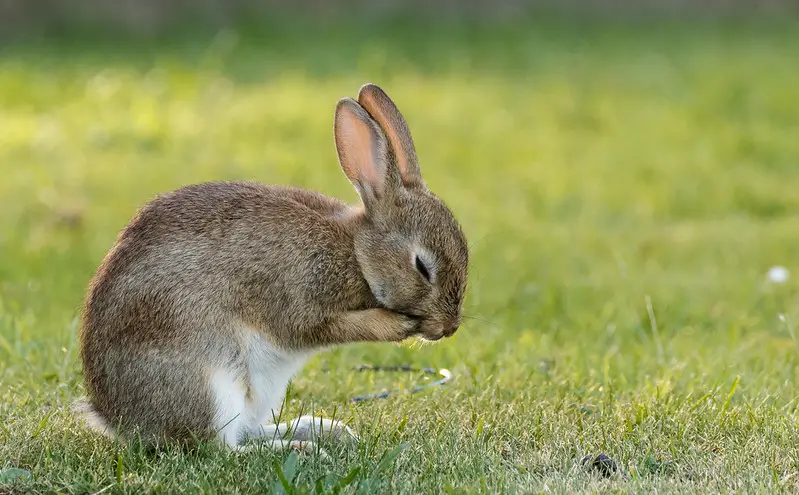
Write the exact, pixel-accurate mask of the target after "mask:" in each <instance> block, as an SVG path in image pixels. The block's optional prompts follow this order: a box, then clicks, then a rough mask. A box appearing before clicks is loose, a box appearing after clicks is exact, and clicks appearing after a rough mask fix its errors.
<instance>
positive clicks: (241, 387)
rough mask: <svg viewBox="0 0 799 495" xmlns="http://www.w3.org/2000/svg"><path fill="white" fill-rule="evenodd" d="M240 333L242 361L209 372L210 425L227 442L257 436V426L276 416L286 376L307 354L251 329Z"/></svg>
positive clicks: (237, 441) (295, 369)
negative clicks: (213, 411)
mask: <svg viewBox="0 0 799 495" xmlns="http://www.w3.org/2000/svg"><path fill="white" fill-rule="evenodd" d="M242 336H243V339H242V346H241V355H242V356H243V357H244V360H245V363H246V365H245V366H241V365H239V366H234V365H232V364H231V365H229V366H228V367H225V366H222V367H218V368H216V369H215V370H214V371H213V372H212V373H211V391H212V393H213V395H214V398H215V402H216V415H215V418H214V426H215V427H216V430H217V431H218V432H219V433H218V434H219V438H220V440H222V441H223V442H224V443H225V444H227V445H229V446H235V445H238V444H239V443H240V442H241V440H242V439H243V438H244V437H246V436H248V435H256V436H257V434H258V433H257V432H258V430H259V428H260V427H261V426H263V425H265V424H271V423H273V422H274V421H275V420H276V419H277V418H279V417H280V408H281V406H282V405H283V399H284V398H285V394H286V387H287V385H288V383H289V380H291V378H292V377H293V376H294V374H295V373H296V372H297V371H299V369H300V368H301V367H302V365H303V364H304V363H305V361H306V360H307V359H308V358H309V357H310V353H308V352H288V351H285V350H282V349H278V348H277V347H275V346H274V345H273V344H271V343H270V342H269V341H268V340H267V339H265V338H264V337H263V335H261V334H260V333H258V332H256V331H254V330H251V329H246V330H244V331H243V334H242ZM247 384H249V385H250V395H249V397H248V396H247ZM282 421H286V418H282Z"/></svg>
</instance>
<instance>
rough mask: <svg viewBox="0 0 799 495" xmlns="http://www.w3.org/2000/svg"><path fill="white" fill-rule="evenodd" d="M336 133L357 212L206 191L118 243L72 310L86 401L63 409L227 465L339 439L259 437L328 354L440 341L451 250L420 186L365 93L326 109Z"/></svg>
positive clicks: (252, 193) (317, 428)
mask: <svg viewBox="0 0 799 495" xmlns="http://www.w3.org/2000/svg"><path fill="white" fill-rule="evenodd" d="M334 132H335V142H336V148H337V150H338V158H339V162H340V164H341V168H342V169H343V170H344V173H345V174H346V175H347V177H348V178H349V179H350V181H352V183H353V185H354V186H355V188H356V189H357V191H358V193H359V194H360V197H361V199H362V201H363V206H362V207H360V206H359V207H353V206H348V205H346V204H345V203H343V202H341V201H339V200H337V199H333V198H328V197H326V196H323V195H321V194H319V193H316V192H312V191H306V190H301V189H296V188H289V187H281V186H269V185H261V184H257V183H248V182H215V183H206V184H199V185H192V186H187V187H183V188H181V189H178V190H176V191H173V192H170V193H167V194H164V195H162V196H159V197H157V198H155V199H154V200H152V201H151V202H150V203H148V204H147V205H145V206H144V207H143V208H142V209H141V210H140V211H139V212H138V213H137V214H136V216H135V217H134V218H133V220H132V221H131V222H130V223H129V224H128V225H127V227H125V229H124V230H123V231H122V232H121V234H120V235H119V238H118V239H117V242H116V244H115V245H114V247H113V248H112V249H111V250H110V251H109V253H108V254H107V255H106V257H105V259H104V260H103V262H102V264H101V265H100V267H99V269H98V270H97V273H96V274H95V276H94V278H93V280H92V282H91V284H90V287H89V290H88V294H87V298H86V303H85V307H84V313H83V322H82V328H81V335H80V351H81V358H82V360H83V370H84V374H85V379H86V389H87V392H88V399H87V400H86V401H85V402H84V401H80V402H78V403H77V404H76V410H77V411H79V412H80V413H82V415H83V416H84V418H85V419H86V421H87V422H88V423H89V424H90V425H91V426H93V427H95V428H97V429H100V430H102V431H104V432H105V433H106V434H109V435H123V436H126V435H127V434H128V433H133V432H137V433H138V434H140V435H142V438H149V439H151V440H152V441H153V442H159V441H161V440H176V441H179V442H181V443H192V442H193V441H194V440H195V439H212V438H218V439H219V440H221V441H222V442H224V443H225V444H226V445H228V446H230V447H233V448H237V449H242V448H243V447H244V445H245V443H246V442H247V440H248V439H261V440H262V441H264V442H265V443H267V444H268V445H270V446H271V447H272V448H274V449H276V450H281V449H285V448H294V449H305V450H309V449H312V448H313V447H314V444H313V441H314V440H315V439H316V438H317V435H318V434H319V433H321V432H326V433H327V434H330V435H332V436H334V437H336V438H340V439H341V438H351V439H355V438H356V437H355V435H354V433H353V432H352V431H351V430H350V429H349V428H347V427H346V426H344V425H343V424H341V423H339V422H334V421H330V420H327V419H321V418H316V419H315V418H313V417H312V416H303V417H300V418H296V419H295V420H293V422H292V424H291V425H288V424H287V423H283V424H273V419H274V418H275V417H276V416H277V415H278V411H279V410H280V407H281V404H282V401H283V398H284V395H285V390H286V386H287V384H288V382H289V380H290V379H291V377H292V376H293V375H294V373H296V372H297V371H298V370H299V369H300V368H301V366H302V365H303V362H304V361H305V360H306V359H308V358H309V357H310V356H311V355H312V354H313V353H315V352H317V351H318V350H321V349H324V348H326V347H329V346H332V345H335V344H345V343H348V342H362V341H386V342H396V341H401V340H403V339H406V338H408V337H410V336H414V335H419V336H421V337H422V338H425V339H428V340H438V339H440V338H442V337H448V336H451V335H452V334H453V333H455V330H456V329H457V328H458V325H459V324H460V321H461V307H462V304H463V298H464V292H465V289H466V274H467V265H468V251H467V245H466V240H465V238H464V235H463V232H462V230H461V229H460V227H459V225H458V223H457V222H456V221H455V219H454V218H453V216H452V214H451V212H450V210H449V209H448V208H447V206H446V205H445V204H444V203H443V202H442V201H441V200H440V199H439V198H437V197H436V196H435V195H433V193H431V192H430V191H429V190H428V189H427V187H426V186H425V183H424V182H423V180H422V177H421V175H420V171H419V164H418V162H417V158H416V152H415V149H414V145H413V140H412V139H411V134H410V132H409V131H408V127H407V125H406V123H405V120H404V119H403V117H402V115H401V114H400V112H399V110H398V109H397V108H396V106H394V103H393V102H392V101H391V100H390V99H389V97H388V96H387V95H386V94H385V93H384V92H383V91H382V90H381V89H380V88H378V87H377V86H375V85H372V84H367V85H364V86H363V87H362V88H361V89H360V92H359V94H358V101H357V102H356V101H355V100H353V99H351V98H344V99H342V100H341V101H339V103H338V105H337V107H336V114H335V124H334ZM250 445H251V444H250Z"/></svg>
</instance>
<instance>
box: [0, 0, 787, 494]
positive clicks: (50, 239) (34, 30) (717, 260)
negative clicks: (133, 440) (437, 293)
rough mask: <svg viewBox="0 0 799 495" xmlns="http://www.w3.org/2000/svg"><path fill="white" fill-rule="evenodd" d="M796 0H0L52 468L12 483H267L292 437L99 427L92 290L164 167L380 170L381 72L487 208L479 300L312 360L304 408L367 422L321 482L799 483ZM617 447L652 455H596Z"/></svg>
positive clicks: (0, 52)
mask: <svg viewBox="0 0 799 495" xmlns="http://www.w3.org/2000/svg"><path fill="white" fill-rule="evenodd" d="M111 5H114V8H111ZM796 7H797V5H796V2H792V1H787V0H785V1H772V2H745V1H743V0H741V1H738V2H718V3H715V4H714V3H710V4H704V3H703V4H702V5H694V4H693V3H691V2H687V1H686V2H665V1H663V2H658V1H655V0H649V1H647V2H640V3H634V4H631V5H627V4H622V3H620V2H598V1H596V2H591V1H588V0H585V1H577V0H571V1H570V2H567V3H560V4H556V3H554V2H553V3H534V4H532V3H531V4H528V3H524V2H518V1H515V2H514V1H510V0H507V1H502V2H499V3H489V2H487V1H486V2H479V1H474V2H463V3H458V2H433V3H426V2H413V3H407V4H401V3H392V2H373V3H368V4H367V3H360V4H359V3H357V2H350V3H347V2H343V3H341V2H339V3H335V5H333V4H328V3H323V2H307V1H300V2H292V3H291V4H280V3H278V2H271V3H270V2H265V3H257V4H256V3H255V2H252V3H249V4H248V3H247V2H229V3H222V2H211V1H208V2H195V3H190V2H183V3H181V2H177V1H176V2H163V3H157V2H155V1H152V2H149V1H146V2H145V1H141V2H132V1H118V2H103V3H102V4H101V3H99V2H98V3H96V4H95V3H93V2H82V3H81V2H75V3H73V4H70V3H67V2H63V3H62V2H52V1H51V2H26V3H22V2H13V1H12V2H5V3H3V4H0V33H2V34H3V35H5V36H4V38H3V39H4V41H3V42H2V43H1V44H0V199H2V208H0V394H1V395H2V402H0V423H1V424H2V425H3V426H2V427H0V470H2V469H7V468H10V467H18V468H22V469H25V470H28V471H30V473H31V476H32V477H31V478H29V479H27V480H26V481H22V482H21V484H17V485H13V487H16V488H13V489H19V490H22V491H32V492H45V491H52V490H55V491H63V492H75V493H86V492H93V491H97V490H100V489H103V488H106V489H107V490H109V493H123V492H128V493H140V492H141V491H146V492H149V491H159V490H160V491H164V492H174V491H177V490H181V491H183V490H186V491H192V492H193V491H205V492H212V493H217V492H225V491H226V492H244V493H246V492H252V491H263V490H267V489H271V488H272V487H273V485H272V484H273V483H274V482H276V480H277V477H276V471H275V470H274V469H273V460H272V457H270V454H267V453H264V454H262V455H261V456H260V457H259V456H258V455H254V456H248V457H244V458H241V459H240V458H236V457H234V456H231V455H230V454H228V453H225V452H224V451H221V450H214V448H213V447H211V446H209V447H208V449H210V450H209V451H207V452H205V453H204V454H203V455H200V456H199V457H196V456H195V457H191V456H188V457H187V456H183V455H180V454H179V453H174V452H173V453H171V454H169V455H165V456H164V457H161V458H156V459H153V458H151V457H147V456H146V455H145V454H141V453H139V452H136V451H135V450H130V449H125V448H123V447H122V446H117V445H113V444H111V443H110V442H107V441H104V440H101V439H97V438H96V437H93V436H92V435H91V434H89V433H86V432H84V431H83V430H81V428H80V427H79V425H77V424H76V423H75V422H74V420H73V419H72V418H71V416H70V415H69V412H68V409H67V405H68V403H69V402H70V401H71V400H72V399H74V398H75V397H77V396H79V395H80V394H81V393H82V382H81V372H80V363H79V360H78V358H77V349H76V332H77V323H76V322H77V320H76V319H77V317H78V315H79V308H80V305H81V303H82V299H83V293H84V290H85V287H86V284H87V282H88V280H89V278H90V277H91V275H92V273H93V271H94V269H95V268H96V267H97V265H98V263H99V262H100V260H101V259H102V257H103V255H104V254H105V252H106V251H107V250H108V249H109V248H110V246H111V245H112V244H113V242H114V239H115V236H116V234H117V233H118V231H119V230H120V229H121V228H122V227H123V226H124V225H125V223H126V222H127V221H128V220H129V219H130V217H131V216H132V215H133V214H134V213H135V211H136V209H137V208H138V207H139V206H141V205H142V204H143V203H144V202H146V201H147V200H148V199H150V198H152V197H153V196H154V195H156V194H158V193H161V192H164V191H167V190H170V189H173V188H176V187H179V186H181V185H185V184H189V183H196V182H200V181H205V180H218V179H252V180H259V181H263V182H268V183H281V184H291V185H298V186H303V187H308V188H313V189H317V190H320V191H322V192H324V193H327V194H330V195H334V196H338V197H341V198H345V199H347V200H350V201H355V200H357V196H356V195H355V193H354V191H353V189H352V187H351V186H350V184H349V183H348V182H347V180H346V179H345V177H344V175H343V174H342V173H341V171H340V170H339V168H338V165H337V163H336V159H335V151H334V147H333V137H332V117H333V109H334V106H335V103H336V101H337V100H338V99H339V98H341V97H343V96H355V94H356V92H357V90H358V88H359V86H360V85H361V84H363V83H364V82H367V81H370V82H374V83H377V84H379V85H380V86H382V87H383V88H384V89H385V90H386V91H387V92H388V93H389V94H390V95H391V97H392V98H393V99H394V101H395V102H396V103H397V105H398V106H399V107H400V109H401V110H402V112H403V113H404V114H405V117H406V119H407V120H408V122H409V125H410V127H411V130H412V132H413V135H414V139H415V141H416V144H417V150H418V154H419V157H420V161H421V166H422V171H423V174H424V175H425V178H426V180H427V182H428V183H429V185H430V187H431V189H433V190H434V191H435V192H436V193H437V194H439V195H440V196H441V197H442V198H443V199H444V200H445V201H446V202H447V203H448V204H449V205H450V207H451V209H452V210H453V211H454V213H455V215H456V216H457V217H458V219H459V220H460V221H461V222H462V223H463V226H464V229H465V231H466V233H467V237H468V238H469V240H470V244H471V250H472V266H471V267H470V271H471V275H470V276H471V278H470V290H469V294H468V297H467V308H466V313H467V315H468V316H469V318H467V323H466V324H465V325H464V327H463V328H462V330H461V331H459V332H458V334H457V335H456V336H455V337H454V338H453V339H449V340H447V341H445V342H441V343H439V344H437V345H427V346H419V345H403V346H392V345H371V344H363V345H356V346H350V347H346V348H341V349H337V350H334V351H332V352H328V353H324V354H321V355H320V356H319V357H318V358H317V359H315V360H314V361H313V362H311V363H310V364H309V366H308V367H307V368H306V369H305V370H304V371H303V372H301V373H300V374H299V375H298V376H297V377H296V379H295V380H294V382H293V386H292V388H291V391H290V393H289V400H290V402H289V407H290V408H291V410H292V411H293V412H295V411H297V410H299V409H300V408H308V407H310V406H311V405H313V407H315V408H317V409H319V410H320V411H321V412H323V413H325V414H332V413H333V411H336V412H337V414H339V415H342V414H343V416H344V417H345V418H347V419H350V420H352V421H353V426H354V427H355V428H356V429H358V430H359V431H361V432H362V436H363V437H364V438H365V439H366V440H365V442H364V444H365V445H364V446H362V447H361V448H360V449H359V450H358V451H357V452H356V453H349V454H347V453H341V456H342V457H341V458H340V459H339V460H337V461H336V463H335V464H325V463H323V462H322V461H319V460H301V461H300V470H299V471H298V474H297V475H296V478H293V479H292V482H293V483H294V485H296V488H297V489H298V490H299V491H300V492H302V491H303V490H306V489H308V490H313V489H314V487H315V481H316V480H317V479H321V478H322V477H324V476H325V475H328V474H330V473H333V474H335V475H340V476H345V475H346V474H348V473H352V472H353V470H355V469H356V468H357V470H358V471H357V472H356V474H355V475H354V477H353V478H352V480H351V481H350V483H351V484H350V485H349V486H348V487H347V488H346V489H347V490H351V491H357V490H360V491H363V492H371V491H383V492H385V491H387V490H388V491H397V492H411V493H421V492H425V493H426V492H439V491H450V492H497V491H501V492H506V491H507V492H513V491H542V490H544V491H545V490H557V491H570V492H573V491H578V492H579V491H585V490H597V491H603V490H623V491H643V492H648V491H651V490H657V489H665V490H668V489H673V488H678V489H680V488H684V489H686V490H689V491H690V490H702V489H709V490H713V491H716V490H728V491H729V490H751V491H760V490H769V491H771V490H779V489H783V490H789V491H790V490H793V489H798V488H799V485H798V484H799V473H798V472H797V470H798V468H799V451H797V445H799V435H797V433H796V432H797V431H798V430H797V427H798V426H799V424H797V415H796V397H797V393H796V390H797V383H799V380H798V379H799V375H798V374H797V364H799V362H798V360H797V352H796V351H797V349H798V348H799V347H798V344H797V340H796V335H795V327H794V322H796V321H799V307H798V306H797V303H798V302H799V300H798V299H797V294H799V292H797V284H796V282H795V279H794V278H789V279H788V281H787V282H786V283H782V284H774V283H771V282H769V281H768V279H767V277H766V273H767V271H768V270H769V268H770V267H772V266H774V265H784V266H785V267H787V268H788V269H789V270H792V271H794V272H796V271H797V270H799V252H798V251H797V249H796V246H797V245H799V222H797V220H799V215H797V212H798V211H799V142H798V141H797V139H796V137H797V136H799V89H797V88H798V87H799V86H797V81H799V64H797V63H796V61H797V60H799V29H797V28H799V23H797V19H796V17H795V12H796V11H797V9H796ZM4 9H5V10H4ZM361 363H368V364H404V363H412V364H415V365H422V366H427V365H430V366H439V367H446V368H449V369H451V370H453V372H454V373H455V376H456V378H455V379H454V380H453V382H452V383H450V384H448V385H447V386H446V387H445V388H442V389H436V390H434V391H429V392H425V393H424V394H420V395H418V396H412V397H409V396H399V397H397V398H394V399H391V400H389V401H385V402H378V403H367V404H363V405H358V406H350V405H348V403H347V400H348V398H349V397H351V396H353V395H356V394H361V393H366V392H369V391H372V390H383V389H388V388H395V387H398V386H401V387H409V386H411V385H412V384H413V383H416V382H415V381H414V380H416V381H417V382H418V381H419V380H423V379H424V378H423V377H421V376H413V377H407V378H406V377H396V376H382V377H380V376H368V375H362V374H355V373H353V372H352V370H351V368H352V367H353V366H356V365H358V364H361ZM398 445H405V450H403V451H402V452H401V453H400V454H399V455H398V457H397V458H396V459H395V461H394V462H392V463H381V462H380V459H381V458H382V457H381V456H382V455H384V453H386V452H391V451H392V449H395V448H397V446H398ZM600 451H601V452H606V453H607V454H608V455H611V456H612V457H614V458H615V459H617V461H618V462H619V465H620V466H622V467H623V469H624V470H625V472H626V474H627V477H626V478H622V477H621V476H618V475H617V476H614V477H611V478H609V479H604V478H603V477H601V476H598V475H595V474H592V473H591V472H590V470H586V469H584V468H583V467H582V466H581V464H580V462H579V461H580V458H581V457H582V456H583V455H585V454H587V453H598V452H600ZM382 459H385V458H382ZM276 460H277V461H278V462H279V463H283V462H288V461H287V460H286V458H285V456H278V457H277V458H276ZM389 460H390V459H389ZM120 466H121V467H120ZM3 486H5V487H6V488H8V489H12V488H10V487H12V485H3V478H2V471H0V489H5V488H2V487H3Z"/></svg>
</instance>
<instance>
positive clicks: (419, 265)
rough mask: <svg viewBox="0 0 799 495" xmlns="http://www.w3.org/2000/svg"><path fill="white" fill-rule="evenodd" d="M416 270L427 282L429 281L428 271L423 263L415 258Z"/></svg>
mask: <svg viewBox="0 0 799 495" xmlns="http://www.w3.org/2000/svg"><path fill="white" fill-rule="evenodd" d="M416 269H417V270H419V273H421V274H422V276H423V277H424V278H425V279H426V280H427V281H428V282H429V281H430V270H428V269H427V267H426V266H425V264H424V262H423V261H422V260H421V259H419V257H418V256H417V257H416Z"/></svg>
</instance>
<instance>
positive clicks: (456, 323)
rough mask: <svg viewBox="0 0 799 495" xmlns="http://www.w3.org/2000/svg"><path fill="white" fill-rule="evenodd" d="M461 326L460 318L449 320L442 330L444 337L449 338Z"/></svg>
mask: <svg viewBox="0 0 799 495" xmlns="http://www.w3.org/2000/svg"><path fill="white" fill-rule="evenodd" d="M460 326H461V318H460V316H459V317H457V318H455V319H454V320H451V321H449V322H448V323H447V325H446V328H445V329H444V335H446V336H447V337H451V336H452V335H454V334H455V332H457V331H458V327H460Z"/></svg>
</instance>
